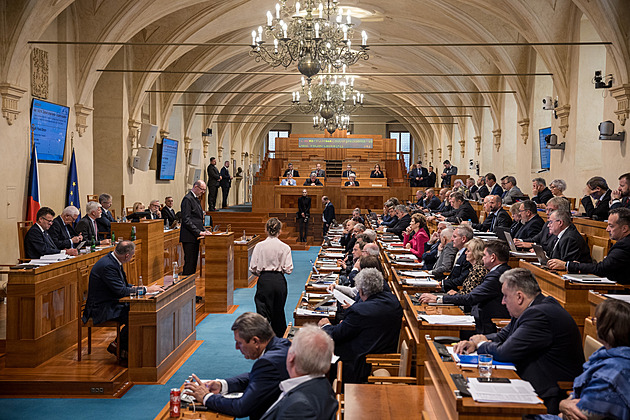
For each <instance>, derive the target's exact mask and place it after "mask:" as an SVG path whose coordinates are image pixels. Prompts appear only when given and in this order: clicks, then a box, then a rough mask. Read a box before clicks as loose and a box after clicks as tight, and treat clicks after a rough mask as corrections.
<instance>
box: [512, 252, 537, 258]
mask: <svg viewBox="0 0 630 420" xmlns="http://www.w3.org/2000/svg"><path fill="white" fill-rule="evenodd" d="M510 255H511V256H513V257H535V256H536V253H535V252H520V251H510Z"/></svg>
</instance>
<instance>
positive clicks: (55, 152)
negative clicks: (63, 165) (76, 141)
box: [31, 99, 70, 162]
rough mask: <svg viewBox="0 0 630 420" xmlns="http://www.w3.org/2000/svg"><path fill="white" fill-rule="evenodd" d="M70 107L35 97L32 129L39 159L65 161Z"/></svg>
mask: <svg viewBox="0 0 630 420" xmlns="http://www.w3.org/2000/svg"><path fill="white" fill-rule="evenodd" d="M69 114H70V108H68V107H67V106H63V105H58V104H53V103H52V102H46V101H42V100H41V99H33V104H32V106H31V130H33V141H34V142H35V147H36V148H37V160H39V161H47V162H63V157H64V152H65V150H66V133H67V130H68V116H69Z"/></svg>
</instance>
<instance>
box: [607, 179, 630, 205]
mask: <svg viewBox="0 0 630 420" xmlns="http://www.w3.org/2000/svg"><path fill="white" fill-rule="evenodd" d="M619 207H625V208H627V209H630V172H628V173H627V174H623V175H621V176H620V177H619V188H618V189H616V190H614V191H611V193H610V209H611V210H612V209H616V208H619Z"/></svg>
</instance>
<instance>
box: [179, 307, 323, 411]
mask: <svg viewBox="0 0 630 420" xmlns="http://www.w3.org/2000/svg"><path fill="white" fill-rule="evenodd" d="M232 331H234V340H235V341H236V348H237V349H238V350H240V351H241V353H242V354H243V356H244V357H245V358H246V359H249V360H255V362H254V365H253V366H252V370H251V371H250V372H249V373H243V374H241V375H238V376H235V377H233V378H229V379H218V380H213V381H207V382H203V383H202V382H201V381H200V380H199V378H198V377H197V376H196V375H193V379H194V380H193V381H192V382H189V383H186V384H185V387H186V389H190V390H192V395H193V396H194V397H195V399H196V400H197V401H198V402H203V404H204V405H205V406H206V407H208V408H209V409H210V410H212V411H216V412H219V413H221V414H227V415H228V416H233V417H239V418H240V417H249V418H250V419H251V420H259V419H260V418H261V417H262V416H263V414H264V413H265V412H266V411H267V410H268V409H269V407H271V405H272V404H273V403H274V402H275V401H276V400H277V399H278V397H279V396H280V387H279V385H280V383H281V382H282V381H284V380H286V379H288V378H289V373H288V372H287V352H288V350H289V346H290V345H291V342H290V341H289V340H287V339H286V338H278V337H276V336H275V335H274V333H273V330H272V329H271V325H270V324H269V322H268V321H267V319H266V318H265V317H263V316H262V315H260V314H256V313H253V312H245V313H243V314H241V315H240V316H239V317H238V318H236V321H234V324H232ZM329 363H330V361H329ZM234 392H242V393H243V395H242V396H241V397H240V398H226V397H225V396H224V395H225V394H231V393H234Z"/></svg>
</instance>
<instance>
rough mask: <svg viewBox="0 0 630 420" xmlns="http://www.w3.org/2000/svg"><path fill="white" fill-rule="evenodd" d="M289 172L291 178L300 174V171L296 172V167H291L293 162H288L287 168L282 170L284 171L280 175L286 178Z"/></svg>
mask: <svg viewBox="0 0 630 420" xmlns="http://www.w3.org/2000/svg"><path fill="white" fill-rule="evenodd" d="M289 174H291V176H292V177H293V178H296V177H299V176H300V173H299V172H298V170H297V169H293V164H292V163H289V168H288V169H286V170H285V171H284V173H283V174H282V177H283V178H286V177H287V175H289Z"/></svg>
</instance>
